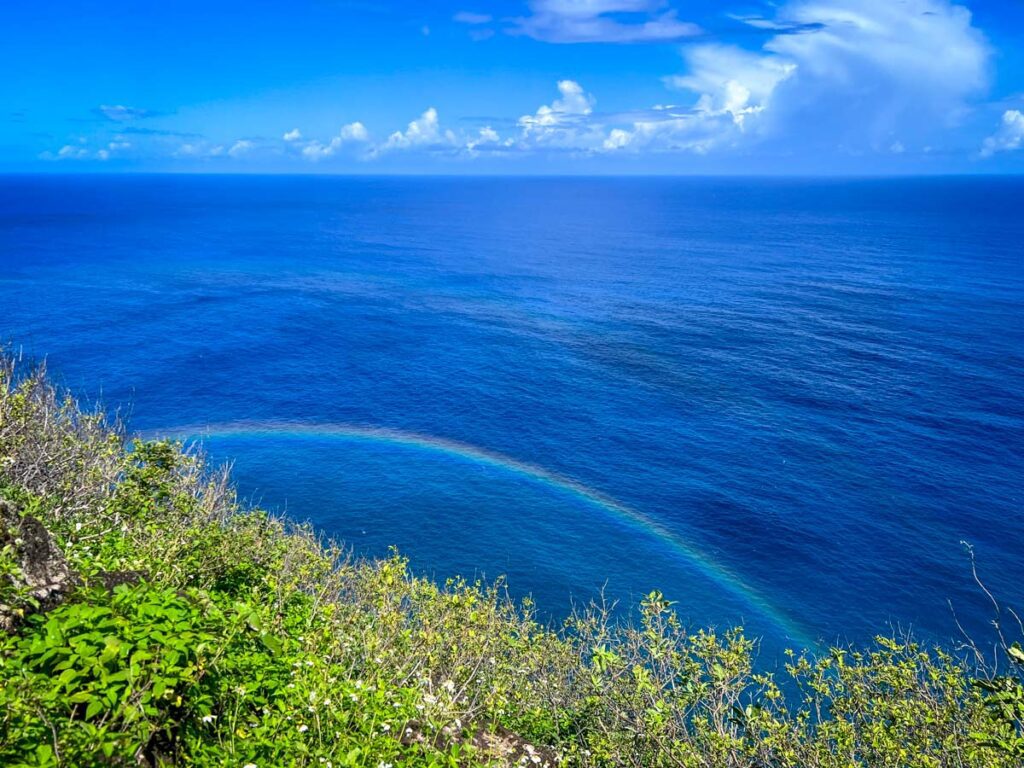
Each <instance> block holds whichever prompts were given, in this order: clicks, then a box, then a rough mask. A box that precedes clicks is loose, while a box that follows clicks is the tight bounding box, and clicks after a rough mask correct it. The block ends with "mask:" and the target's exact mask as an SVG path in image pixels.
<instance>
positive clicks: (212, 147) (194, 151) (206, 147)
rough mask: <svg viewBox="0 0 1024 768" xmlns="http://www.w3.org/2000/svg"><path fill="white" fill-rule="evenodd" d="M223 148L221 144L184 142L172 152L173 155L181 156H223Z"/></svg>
mask: <svg viewBox="0 0 1024 768" xmlns="http://www.w3.org/2000/svg"><path fill="white" fill-rule="evenodd" d="M225 151H226V150H225V149H224V146H223V145H222V144H206V143H204V142H200V143H195V144H192V143H186V144H182V145H181V146H180V147H178V148H177V149H176V150H174V152H173V153H172V154H173V156H174V157H181V158H212V157H223V155H224V154H225Z"/></svg>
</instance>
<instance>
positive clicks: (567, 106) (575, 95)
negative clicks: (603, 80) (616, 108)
mask: <svg viewBox="0 0 1024 768" xmlns="http://www.w3.org/2000/svg"><path fill="white" fill-rule="evenodd" d="M558 92H559V93H560V94H561V95H562V98H560V99H555V100H554V101H553V102H551V104H550V105H548V104H545V105H543V106H541V107H538V109H537V111H536V113H534V114H532V115H523V116H522V117H520V118H519V126H520V127H521V128H522V129H523V130H524V131H525V132H526V133H530V132H535V131H536V132H545V131H547V130H548V129H551V128H554V127H556V126H561V125H566V124H567V123H572V122H577V121H578V118H580V117H582V116H585V115H589V114H590V113H591V112H592V111H593V108H594V97H593V96H591V95H590V94H589V93H585V92H584V90H583V86H581V85H580V84H579V83H577V82H576V81H575V80H560V81H559V82H558Z"/></svg>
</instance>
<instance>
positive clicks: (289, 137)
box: [281, 128, 302, 141]
mask: <svg viewBox="0 0 1024 768" xmlns="http://www.w3.org/2000/svg"><path fill="white" fill-rule="evenodd" d="M281 138H282V139H284V140H285V141H298V140H299V139H301V138H302V131H300V130H299V129H298V128H292V129H291V130H290V131H288V132H287V133H286V134H285V135H284V136H282V137H281Z"/></svg>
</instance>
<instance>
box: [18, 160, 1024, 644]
mask: <svg viewBox="0 0 1024 768" xmlns="http://www.w3.org/2000/svg"><path fill="white" fill-rule="evenodd" d="M1022 205H1024V180H1022V179H1000V178H987V179H984V178H978V179H931V180H920V179H918V180H888V181H871V180H841V181H811V180H752V179H727V180H725V179H722V180H712V179H675V180H669V179H465V178H464V179H442V178H437V179H428V178H388V179H381V178H377V179H372V178H309V177H305V178H288V177H195V176H192V177H0V336H2V338H3V339H4V340H5V341H7V342H9V343H12V344H14V345H16V347H18V348H20V349H23V350H24V352H25V353H26V354H27V355H29V356H35V357H44V356H45V357H47V358H48V363H49V366H50V369H51V371H52V372H54V373H55V374H56V375H57V377H58V378H59V379H60V380H61V381H62V382H63V383H65V384H66V385H68V386H69V387H72V388H73V389H74V390H75V391H76V392H77V393H78V394H79V395H80V396H82V397H83V398H86V399H101V400H102V401H103V402H104V403H105V404H106V405H107V406H111V407H120V408H121V409H122V412H123V413H125V414H126V415H127V416H128V418H129V422H130V426H131V427H132V428H133V429H135V430H141V431H145V432H147V433H155V434H170V435H182V434H197V433H204V434H206V438H205V442H206V447H207V449H208V451H209V452H210V454H211V455H212V456H213V457H214V458H215V459H216V460H218V461H221V460H224V461H226V460H232V461H233V462H234V467H235V476H236V478H237V480H238V484H239V487H240V489H241V491H242V493H243V494H244V495H246V496H247V497H250V498H253V499H255V500H258V501H260V502H262V503H263V504H264V505H265V506H268V507H270V508H273V509H277V510H284V511H286V512H287V513H288V514H290V515H292V516H294V517H296V518H300V519H308V520H311V521H312V522H313V523H315V524H316V525H317V526H318V527H320V528H321V529H322V530H324V531H325V532H326V533H328V534H331V535H333V536H338V537H341V538H342V539H344V540H345V541H346V542H348V543H349V544H350V545H351V546H352V547H353V548H354V549H355V550H356V551H358V552H360V553H366V554H374V555H379V554H384V553H386V552H387V549H388V547H389V545H396V546H397V547H398V548H399V549H400V550H401V551H402V552H403V553H404V554H406V555H408V556H409V557H410V558H411V560H412V564H413V567H414V568H415V569H416V570H418V571H420V572H424V573H429V574H433V575H436V576H437V577H438V578H439V579H441V578H444V577H446V576H449V575H452V574H456V573H460V574H465V575H468V576H473V575H476V574H481V575H485V576H487V577H494V576H497V575H499V574H507V576H508V581H509V584H510V587H511V589H512V591H513V592H514V593H515V594H516V595H524V594H532V595H533V596H534V597H535V599H536V601H537V603H538V604H539V607H540V609H541V612H542V614H544V615H549V616H552V617H557V616H559V615H563V614H564V613H565V612H566V611H567V610H568V608H569V606H570V603H571V600H573V599H576V600H586V599H589V598H590V597H592V596H594V595H595V594H596V593H597V592H598V591H599V590H600V589H601V588H602V587H604V589H605V591H606V594H607V595H608V596H609V597H611V598H621V599H623V600H625V601H626V602H629V601H631V600H633V599H635V598H636V597H638V596H639V595H642V594H643V593H645V592H647V591H649V590H650V589H653V588H659V589H661V590H663V591H664V592H665V593H666V595H667V596H668V597H670V598H672V599H674V600H677V601H678V604H679V605H678V607H679V609H680V611H681V612H682V613H683V614H684V615H685V616H686V617H688V618H689V619H691V620H692V621H694V622H697V623H701V624H704V623H715V624H718V625H724V624H730V623H733V622H736V621H744V622H746V624H747V626H749V627H750V628H752V629H753V630H754V631H755V632H757V633H760V634H763V635H764V636H765V638H766V642H767V643H768V644H769V645H772V646H775V645H777V644H778V643H779V642H782V641H784V640H785V638H786V636H787V635H788V636H790V639H791V640H794V641H797V642H800V641H801V640H802V639H806V638H807V637H811V638H825V639H828V640H832V639H835V638H839V637H841V638H847V639H852V640H863V639H865V638H868V637H870V636H871V635H872V634H873V633H874V632H876V631H884V630H885V629H886V628H887V627H888V626H890V625H891V624H896V625H899V626H903V627H914V628H915V629H917V630H918V631H919V632H921V633H922V634H924V635H926V636H930V637H938V638H949V637H952V636H953V635H955V634H956V631H957V630H956V626H955V624H954V622H953V619H952V615H951V613H950V609H949V606H948V604H947V601H952V603H953V605H954V606H955V608H956V610H957V614H958V616H959V617H960V620H961V622H962V623H964V625H965V626H966V627H967V628H968V629H969V631H971V632H973V633H977V635H978V636H979V637H980V638H981V639H986V638H987V635H985V630H984V625H985V621H986V619H987V618H988V616H989V609H988V606H987V605H986V602H985V600H984V599H983V597H982V596H981V594H980V592H979V591H978V590H977V588H976V587H975V586H974V585H973V583H972V581H971V578H970V568H969V562H968V560H967V557H966V555H965V552H964V549H963V547H962V545H961V541H964V540H966V541H969V542H971V543H972V544H973V545H974V547H975V550H976V553H977V557H978V563H979V568H980V572H981V575H982V576H983V578H984V579H985V580H986V582H987V584H988V586H989V587H990V589H992V591H993V592H994V593H995V594H996V595H997V596H999V597H1000V598H1001V599H1003V600H1005V601H1006V602H1008V603H1010V604H1016V605H1018V606H1020V607H1024V600H1022V598H1024V561H1022V559H1021V555H1022V552H1024V549H1022V545H1024V504H1022V501H1024V495H1022V481H1024V400H1022V395H1024V215H1021V213H1020V211H1021V208H1022Z"/></svg>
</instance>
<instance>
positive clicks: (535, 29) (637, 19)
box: [510, 0, 701, 43]
mask: <svg viewBox="0 0 1024 768" xmlns="http://www.w3.org/2000/svg"><path fill="white" fill-rule="evenodd" d="M528 5H529V7H530V11H531V14H530V15H529V16H526V17H524V18H520V19H516V20H515V27H513V29H512V30H510V31H511V32H512V33H513V34H522V35H527V36H529V37H532V38H535V39H537V40H543V41H545V42H549V43H645V42H664V41H667V40H679V39H681V38H684V37H690V36H693V35H696V34H699V33H700V32H701V30H700V27H698V26H697V25H696V24H691V23H689V22H685V21H680V20H679V18H678V16H677V14H676V12H675V11H674V10H672V9H668V10H666V9H665V3H664V2H663V0H530V2H529V3H528Z"/></svg>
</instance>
